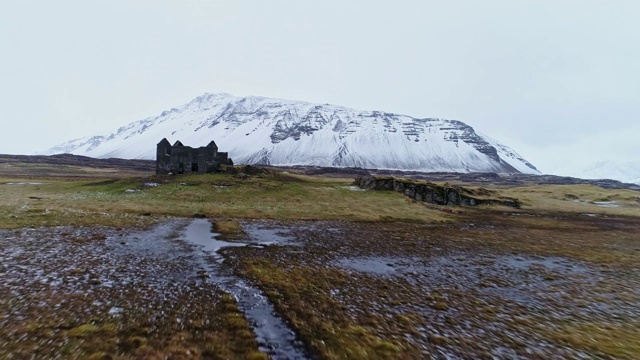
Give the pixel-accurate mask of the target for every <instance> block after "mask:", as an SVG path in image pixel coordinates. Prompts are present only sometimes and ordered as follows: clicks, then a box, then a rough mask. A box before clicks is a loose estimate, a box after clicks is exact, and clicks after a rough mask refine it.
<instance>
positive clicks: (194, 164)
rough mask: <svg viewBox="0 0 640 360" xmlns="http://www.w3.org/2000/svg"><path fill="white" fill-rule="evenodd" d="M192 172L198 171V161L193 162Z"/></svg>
mask: <svg viewBox="0 0 640 360" xmlns="http://www.w3.org/2000/svg"><path fill="white" fill-rule="evenodd" d="M191 172H198V163H191Z"/></svg>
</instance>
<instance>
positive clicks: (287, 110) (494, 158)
mask: <svg viewBox="0 0 640 360" xmlns="http://www.w3.org/2000/svg"><path fill="white" fill-rule="evenodd" d="M165 137H166V138H168V139H169V140H170V141H171V142H174V141H176V140H181V141H182V142H183V143H184V144H185V145H188V146H194V147H197V146H204V145H206V144H207V143H208V142H209V141H211V140H214V141H215V142H216V143H217V144H218V146H219V148H220V150H221V151H228V152H229V155H230V156H231V157H232V158H233V159H234V161H236V163H244V164H263V165H280V166H292V165H310V166H326V167H360V168H368V169H394V170H413V171H450V172H451V171H452V172H496V173H531V174H538V173H539V172H538V171H537V169H536V168H535V167H534V166H533V165H532V164H530V163H529V162H527V161H526V160H524V159H523V158H522V157H521V156H519V155H518V154H517V153H516V152H515V151H513V150H512V149H510V148H508V147H507V146H505V145H503V144H500V143H499V142H497V141H495V140H492V139H490V138H488V137H486V136H484V135H480V134H478V133H477V132H476V131H475V130H474V129H473V128H472V127H471V126H469V125H467V124H465V123H463V122H461V121H457V120H446V119H436V118H424V119H417V118H413V117H410V116H406V115H400V114H393V113H387V112H381V111H360V110H354V109H349V108H345V107H341V106H335V105H328V104H311V103H306V102H301V101H290V100H278V99H268V98H262V97H254V96H250V97H235V96H232V95H228V94H205V95H203V96H200V97H198V98H196V99H194V100H193V101H191V102H190V103H188V104H185V105H183V106H181V107H179V108H174V109H171V110H168V111H165V112H163V113H162V114H160V115H159V116H157V117H151V118H148V119H144V120H141V121H138V122H134V123H131V124H129V125H126V126H123V127H121V128H119V129H118V130H117V131H115V132H114V133H112V134H106V135H97V136H93V137H90V138H85V139H77V140H72V141H69V142H67V143H64V144H61V145H59V146H56V147H54V148H52V149H49V150H48V151H45V152H44V153H45V154H52V153H63V152H67V153H73V154H78V155H86V156H92V157H98V158H108V157H119V158H126V159H153V158H154V156H155V144H156V143H157V142H158V141H160V139H162V138H165Z"/></svg>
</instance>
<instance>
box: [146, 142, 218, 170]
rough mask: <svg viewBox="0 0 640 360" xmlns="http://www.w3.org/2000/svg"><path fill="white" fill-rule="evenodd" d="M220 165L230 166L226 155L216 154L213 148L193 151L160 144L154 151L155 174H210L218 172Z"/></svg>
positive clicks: (216, 151)
mask: <svg viewBox="0 0 640 360" xmlns="http://www.w3.org/2000/svg"><path fill="white" fill-rule="evenodd" d="M220 164H230V160H229V157H228V154H227V153H223V152H218V149H217V148H215V147H208V146H207V147H199V148H195V149H194V148H192V147H190V146H166V144H164V143H162V142H161V143H160V144H158V147H157V151H156V174H168V173H173V174H189V173H198V174H204V173H211V172H216V171H218V169H219V167H220Z"/></svg>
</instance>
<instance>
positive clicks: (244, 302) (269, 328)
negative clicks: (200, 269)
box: [182, 219, 307, 359]
mask: <svg viewBox="0 0 640 360" xmlns="http://www.w3.org/2000/svg"><path fill="white" fill-rule="evenodd" d="M244 230H245V232H246V233H247V234H249V236H250V238H251V240H250V242H246V243H240V242H227V241H222V240H218V239H216V236H217V235H218V234H216V233H213V232H211V223H210V222H209V221H208V220H207V219H195V220H193V221H191V222H190V223H189V224H188V225H187V226H186V228H185V229H184V232H183V234H182V237H183V238H184V239H185V240H187V241H189V242H191V243H192V244H196V245H199V246H201V248H202V250H204V251H205V252H206V253H208V254H210V255H212V256H213V257H214V259H216V262H215V263H206V264H205V265H204V266H205V268H206V271H207V273H208V275H209V281H212V282H213V283H214V284H216V285H218V286H219V287H220V288H221V289H222V290H224V291H226V292H228V293H229V294H231V295H232V296H233V297H234V298H235V299H236V301H237V302H238V308H239V309H240V310H241V311H242V312H243V313H244V315H245V317H246V318H247V319H248V320H249V323H250V324H251V327H252V329H253V331H254V333H255V334H256V340H257V341H258V344H259V345H260V350H261V351H264V352H265V353H267V354H269V355H270V356H271V358H272V359H307V356H306V355H305V353H304V351H303V350H302V348H303V346H302V343H301V342H300V341H299V340H297V338H296V335H295V333H294V332H293V331H292V330H291V329H290V328H289V327H288V326H287V324H286V323H285V322H284V321H283V320H282V319H281V318H279V317H278V316H276V314H275V310H274V308H273V305H271V303H270V302H269V300H268V299H267V298H266V297H265V296H264V295H263V294H262V292H261V291H260V290H259V289H258V288H256V287H253V286H251V285H250V284H249V283H247V282H246V281H244V280H243V279H241V278H239V277H237V276H234V275H233V274H232V273H231V271H230V269H229V268H227V267H225V266H224V265H223V260H224V259H223V257H222V255H220V254H219V253H218V251H219V250H220V249H222V248H225V247H231V246H233V247H242V246H251V245H269V244H273V243H277V244H282V243H287V242H288V241H289V239H288V238H286V237H284V236H282V235H280V234H279V233H278V232H279V230H277V229H275V230H274V229H264V228H261V227H259V226H258V225H255V226H254V225H248V226H245V227H244ZM256 240H259V242H255V241H256Z"/></svg>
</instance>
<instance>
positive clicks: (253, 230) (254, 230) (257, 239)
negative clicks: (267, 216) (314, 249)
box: [242, 223, 301, 246]
mask: <svg viewBox="0 0 640 360" xmlns="http://www.w3.org/2000/svg"><path fill="white" fill-rule="evenodd" d="M242 229H243V230H244V232H245V233H246V234H247V235H248V236H249V241H250V242H252V243H255V244H257V245H263V246H266V245H293V246H301V244H300V243H298V242H295V241H293V239H292V238H291V236H287V234H286V233H285V230H286V229H285V228H282V227H265V226H263V225H261V224H256V223H249V224H243V225H242Z"/></svg>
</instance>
